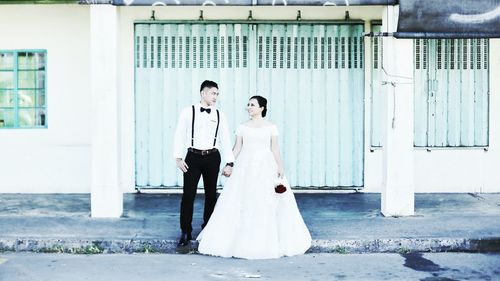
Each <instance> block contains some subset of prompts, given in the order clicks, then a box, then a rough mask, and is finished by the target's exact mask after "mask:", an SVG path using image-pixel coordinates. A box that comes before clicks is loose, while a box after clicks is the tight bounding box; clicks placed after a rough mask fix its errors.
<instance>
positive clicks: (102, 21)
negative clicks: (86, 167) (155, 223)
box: [90, 5, 123, 218]
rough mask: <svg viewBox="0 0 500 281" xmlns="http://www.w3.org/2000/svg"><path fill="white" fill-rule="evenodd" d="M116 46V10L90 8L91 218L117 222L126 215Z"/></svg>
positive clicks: (107, 7)
mask: <svg viewBox="0 0 500 281" xmlns="http://www.w3.org/2000/svg"><path fill="white" fill-rule="evenodd" d="M117 43H118V14H117V8H116V7H114V6H111V5H91V6H90V56H91V91H92V93H91V95H92V123H91V134H92V150H91V151H92V152H91V153H92V162H91V163H92V183H91V184H92V186H91V214H92V217H107V218H117V217H120V216H121V215H122V213H123V192H122V190H121V188H120V184H119V179H120V175H119V167H120V165H119V163H120V159H119V157H120V154H119V151H120V150H119V149H120V140H119V137H118V136H119V135H118V133H119V131H118V128H119V127H118V125H119V122H118V121H119V120H118V116H119V115H118V113H119V111H118V109H119V108H118V89H117V87H118V75H117V70H118V69H117V66H118V53H117Z"/></svg>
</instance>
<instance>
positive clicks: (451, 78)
mask: <svg viewBox="0 0 500 281" xmlns="http://www.w3.org/2000/svg"><path fill="white" fill-rule="evenodd" d="M414 48H415V72H414V73H415V74H414V75H415V83H414V89H415V146H417V147H474V146H480V147H482V146H487V145H488V100H489V88H488V68H489V65H488V63H489V50H488V48H489V44H488V40H487V39H439V40H437V39H432V40H430V39H417V40H415V43H414Z"/></svg>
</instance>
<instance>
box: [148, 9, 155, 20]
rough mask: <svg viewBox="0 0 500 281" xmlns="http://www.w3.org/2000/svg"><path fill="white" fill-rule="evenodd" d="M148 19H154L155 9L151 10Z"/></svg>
mask: <svg viewBox="0 0 500 281" xmlns="http://www.w3.org/2000/svg"><path fill="white" fill-rule="evenodd" d="M149 19H150V20H156V17H155V10H151V17H150V18H149Z"/></svg>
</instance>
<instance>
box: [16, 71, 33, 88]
mask: <svg viewBox="0 0 500 281" xmlns="http://www.w3.org/2000/svg"><path fill="white" fill-rule="evenodd" d="M18 73H19V74H18V77H19V88H35V87H36V84H35V72H34V71H19V72H18Z"/></svg>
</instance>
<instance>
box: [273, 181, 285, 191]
mask: <svg viewBox="0 0 500 281" xmlns="http://www.w3.org/2000/svg"><path fill="white" fill-rule="evenodd" d="M274 191H276V193H283V192H285V191H286V186H284V185H283V184H281V183H280V184H278V185H277V186H276V187H275V188H274Z"/></svg>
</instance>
